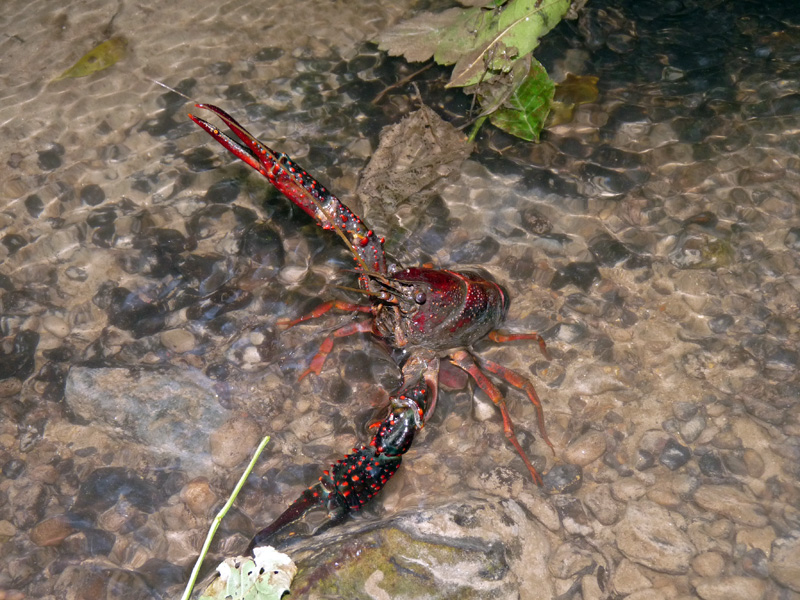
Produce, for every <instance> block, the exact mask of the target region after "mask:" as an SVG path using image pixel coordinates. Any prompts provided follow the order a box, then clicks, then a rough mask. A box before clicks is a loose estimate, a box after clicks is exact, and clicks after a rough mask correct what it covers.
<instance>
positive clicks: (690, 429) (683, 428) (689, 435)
mask: <svg viewBox="0 0 800 600" xmlns="http://www.w3.org/2000/svg"><path fill="white" fill-rule="evenodd" d="M705 428H706V418H705V417H704V416H703V415H695V416H694V417H692V418H691V419H689V420H688V421H686V422H685V423H681V424H680V425H679V426H678V432H679V433H680V434H681V438H683V441H684V442H686V443H687V444H691V443H692V442H694V441H695V440H697V438H699V437H700V434H701V433H703V430H704V429H705Z"/></svg>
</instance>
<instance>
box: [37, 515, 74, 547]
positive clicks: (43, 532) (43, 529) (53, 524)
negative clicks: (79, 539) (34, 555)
mask: <svg viewBox="0 0 800 600" xmlns="http://www.w3.org/2000/svg"><path fill="white" fill-rule="evenodd" d="M74 531H75V529H73V527H72V524H71V523H70V522H69V519H67V517H65V516H64V515H59V516H57V517H50V518H48V519H45V520H44V521H39V522H38V523H37V524H36V525H34V526H33V528H32V529H31V533H30V536H31V541H32V542H33V543H34V544H36V545H37V546H58V545H59V544H60V543H61V542H63V541H64V538H66V537H67V536H68V535H70V534H71V533H73V532H74Z"/></svg>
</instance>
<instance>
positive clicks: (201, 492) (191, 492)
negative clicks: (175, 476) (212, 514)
mask: <svg viewBox="0 0 800 600" xmlns="http://www.w3.org/2000/svg"><path fill="white" fill-rule="evenodd" d="M180 498H181V501H182V502H183V503H184V504H186V506H187V507H188V509H189V510H190V511H192V513H194V514H195V515H197V516H198V517H205V516H206V515H208V511H210V510H211V509H212V508H213V506H214V504H215V503H216V502H217V495H216V494H215V493H214V491H213V490H212V489H211V485H210V484H209V482H208V479H206V478H205V477H197V478H195V479H192V480H191V481H189V482H188V483H187V484H186V485H185V486H183V489H182V490H181V494H180Z"/></svg>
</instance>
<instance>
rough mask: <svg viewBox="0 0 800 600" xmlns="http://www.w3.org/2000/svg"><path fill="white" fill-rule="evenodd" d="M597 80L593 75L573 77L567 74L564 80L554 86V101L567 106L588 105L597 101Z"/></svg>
mask: <svg viewBox="0 0 800 600" xmlns="http://www.w3.org/2000/svg"><path fill="white" fill-rule="evenodd" d="M597 81H598V78H597V77H595V76H594V75H573V74H572V73H567V77H566V79H564V81H562V82H561V83H559V84H557V85H556V95H555V100H558V101H559V102H566V103H568V104H589V103H590V102H594V101H595V100H597V96H598V94H599V92H598V91H597Z"/></svg>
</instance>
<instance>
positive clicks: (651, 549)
mask: <svg viewBox="0 0 800 600" xmlns="http://www.w3.org/2000/svg"><path fill="white" fill-rule="evenodd" d="M682 520H683V517H681V516H680V515H679V514H678V513H675V512H671V511H669V510H667V509H665V508H662V507H661V506H659V505H658V504H656V503H654V502H650V501H649V500H639V501H637V502H631V503H630V504H628V506H627V508H626V510H625V514H624V515H623V517H622V519H621V520H620V522H619V523H617V524H616V525H615V526H614V528H613V529H614V532H615V534H616V542H617V548H618V549H619V551H620V552H622V554H624V555H625V556H626V557H627V558H628V559H630V560H632V561H633V562H635V563H638V564H640V565H642V566H645V567H647V568H649V569H653V570H654V571H659V572H661V573H670V574H673V575H682V574H684V573H686V572H687V571H688V570H689V561H690V560H691V558H692V556H693V555H694V552H695V549H694V546H693V545H692V543H691V542H690V541H689V537H688V536H687V535H686V534H685V533H684V532H683V531H682V529H681V525H679V523H678V522H677V521H682Z"/></svg>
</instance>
